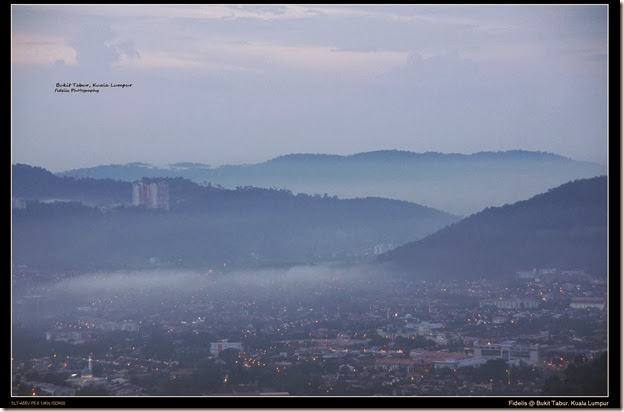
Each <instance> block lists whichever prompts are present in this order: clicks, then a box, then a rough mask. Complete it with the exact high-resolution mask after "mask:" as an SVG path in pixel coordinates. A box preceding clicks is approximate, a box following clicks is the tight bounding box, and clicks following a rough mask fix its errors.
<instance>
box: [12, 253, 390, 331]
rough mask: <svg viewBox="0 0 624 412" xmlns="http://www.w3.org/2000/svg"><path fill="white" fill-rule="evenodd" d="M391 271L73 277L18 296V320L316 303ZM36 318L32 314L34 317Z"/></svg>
mask: <svg viewBox="0 0 624 412" xmlns="http://www.w3.org/2000/svg"><path fill="white" fill-rule="evenodd" d="M388 275H389V274H388V273H382V269H381V268H379V267H373V266H365V265H357V266H356V265H349V266H347V265H340V264H327V265H314V266H297V267H290V268H279V269H261V270H232V271H226V270H224V271H221V272H217V271H215V272H210V273H207V272H196V271H180V270H146V271H133V272H131V271H128V272H98V273H88V274H83V275H79V276H74V277H69V278H65V279H62V280H60V281H57V282H54V283H48V284H46V285H45V286H38V287H37V288H36V289H34V288H31V289H30V290H28V291H25V293H24V294H23V295H22V296H14V298H15V299H16V301H17V302H18V304H17V305H14V311H17V312H18V314H17V315H18V318H23V317H25V316H28V317H32V318H34V319H37V318H40V319H44V318H45V317H47V318H48V319H56V318H59V317H61V318H62V317H63V316H73V315H72V314H77V313H78V314H80V313H83V312H81V308H93V310H94V312H93V313H94V314H95V313H99V314H100V315H101V314H102V313H109V312H111V311H117V312H126V313H127V314H128V315H129V316H130V317H131V318H135V319H136V318H141V317H142V316H144V314H145V313H157V312H158V311H167V312H171V311H176V310H177V309H178V308H180V307H182V306H185V305H193V304H227V303H229V302H241V301H249V302H254V303H257V304H261V305H263V306H265V307H266V306H269V307H272V306H275V307H281V306H292V305H293V304H294V305H300V304H303V305H305V304H306V303H308V304H311V303H312V302H315V301H318V300H319V299H325V300H328V301H332V300H338V299H343V298H344V297H348V296H354V295H358V294H359V293H360V292H362V291H369V292H370V291H371V290H374V289H376V288H377V287H379V284H380V280H382V281H383V279H386V278H387V276H388ZM31 315H32V316H31Z"/></svg>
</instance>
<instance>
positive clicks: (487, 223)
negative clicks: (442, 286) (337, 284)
mask: <svg viewBox="0 0 624 412" xmlns="http://www.w3.org/2000/svg"><path fill="white" fill-rule="evenodd" d="M380 261H382V262H387V263H391V264H392V265H393V266H394V267H396V268H398V269H400V270H401V271H402V272H404V273H407V274H409V275H411V276H415V277H437V278H454V279H462V278H476V277H482V276H485V277H494V276H501V275H503V274H506V273H513V272H514V271H516V270H525V269H532V268H536V267H537V268H559V269H583V270H587V271H589V272H590V273H594V274H598V275H603V276H604V275H606V271H607V178H606V177H605V176H602V177H596V178H591V179H584V180H577V181H573V182H569V183H566V184H564V185H561V186H559V187H557V188H554V189H552V190H549V191H548V192H546V193H543V194H540V195H537V196H535V197H533V198H531V199H529V200H526V201H521V202H517V203H514V204H512V205H505V206H502V207H491V208H487V209H485V210H483V211H481V212H479V213H477V214H474V215H472V216H470V217H468V218H465V219H463V220H461V221H459V222H457V223H455V224H453V225H450V226H448V227H446V228H444V229H441V230H440V231H438V232H436V233H434V234H432V235H430V236H428V237H426V238H424V239H421V240H419V241H416V242H411V243H408V244H406V245H404V246H401V247H399V248H397V249H395V250H392V251H390V252H388V253H387V254H385V255H383V256H382V257H381V258H380Z"/></svg>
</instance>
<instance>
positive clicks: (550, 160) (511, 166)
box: [57, 150, 606, 216]
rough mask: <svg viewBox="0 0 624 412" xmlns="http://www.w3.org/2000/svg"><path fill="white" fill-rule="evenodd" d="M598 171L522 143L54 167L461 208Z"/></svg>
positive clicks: (600, 171)
mask: <svg viewBox="0 0 624 412" xmlns="http://www.w3.org/2000/svg"><path fill="white" fill-rule="evenodd" d="M605 174H606V166H603V165H599V164H595V163H590V162H582V161H577V160H573V159H569V158H566V157H562V156H559V155H556V154H553V153H548V152H533V151H525V150H511V151H504V152H478V153H474V154H469V155H467V154H458V153H438V152H425V153H415V152H409V151H399V150H380V151H373V152H365V153H356V154H353V155H348V156H341V155H333V154H305V153H299V154H287V155H283V156H279V157H276V158H273V159H270V160H268V161H266V162H262V163H257V164H246V165H224V166H220V167H216V168H211V167H210V166H208V165H205V164H201V163H189V162H184V163H177V164H173V165H169V166H167V167H155V166H150V165H147V164H145V163H130V164H126V165H106V166H97V167H93V168H86V169H77V170H70V171H67V172H62V173H57V175H58V176H69V177H76V178H81V177H89V178H98V179H102V178H111V179H117V180H123V181H134V180H139V179H141V178H143V177H184V178H186V179H190V180H192V181H194V182H197V183H200V184H201V183H204V182H210V183H211V184H213V185H221V186H223V187H226V188H235V187H238V186H254V187H264V188H278V189H282V188H284V189H288V190H291V191H293V192H295V193H308V194H325V193H327V194H328V195H330V196H333V195H337V196H339V197H341V198H357V197H384V198H390V199H398V200H406V201H409V202H413V203H418V204H422V205H426V206H429V207H433V208H436V209H439V210H444V211H447V212H450V213H453V214H457V215H464V216H466V215H470V214H472V213H475V212H478V211H479V210H482V209H484V208H486V207H489V206H500V205H503V204H505V203H513V202H516V201H519V200H523V199H527V198H529V197H530V196H534V195H536V194H538V193H541V192H544V191H545V190H548V189H550V188H552V187H555V186H557V185H560V184H562V183H565V182H568V181H570V180H574V179H582V178H589V177H594V176H600V175H605Z"/></svg>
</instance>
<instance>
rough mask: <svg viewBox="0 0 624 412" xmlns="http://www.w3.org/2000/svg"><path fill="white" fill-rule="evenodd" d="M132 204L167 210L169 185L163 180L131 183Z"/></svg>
mask: <svg viewBox="0 0 624 412" xmlns="http://www.w3.org/2000/svg"><path fill="white" fill-rule="evenodd" d="M132 206H145V207H147V208H149V209H164V210H169V185H168V184H167V183H165V182H157V183H156V182H153V183H144V182H143V181H140V182H134V183H132Z"/></svg>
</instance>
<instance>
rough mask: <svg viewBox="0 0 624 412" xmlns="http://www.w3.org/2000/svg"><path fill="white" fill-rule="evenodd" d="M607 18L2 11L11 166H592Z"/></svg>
mask: <svg viewBox="0 0 624 412" xmlns="http://www.w3.org/2000/svg"><path fill="white" fill-rule="evenodd" d="M609 11H610V10H609V8H608V6H607V5H584V6H569V5H566V6H564V5H550V6H510V5H505V6H500V5H499V6H497V5H493V6H450V5H448V6H447V5H441V6H440V5H438V6H417V5H401V6H381V5H378V6H374V5H345V6H332V5H323V6H309V5H276V6H251V5H243V6H232V5H221V6H218V5H201V6H200V5H187V6H177V5H151V6H141V5H93V6H68V5H63V6H41V5H13V6H12V162H13V163H28V164H32V165H36V166H41V167H44V168H46V169H49V170H52V171H54V172H58V171H63V170H69V169H74V168H80V167H89V166H96V165H101V164H111V163H128V162H134V161H141V162H146V163H151V164H157V165H160V164H170V163H176V162H184V161H189V162H201V163H207V164H210V165H211V166H215V167H216V166H220V165H223V164H241V163H259V162H262V161H266V160H268V159H270V158H273V157H276V156H279V155H283V154H288V153H331V154H340V155H348V154H353V153H358V152H366V151H374V150H383V149H397V150H407V151H413V152H426V151H438V152H443V153H467V154H468V153H474V152H479V151H503V150H513V149H522V150H534V151H546V152H553V153H556V154H559V155H562V156H566V157H570V158H573V159H576V160H585V161H592V162H596V163H601V164H606V163H607V152H608V137H607V131H608V121H607V98H608V87H607V85H608V73H607V62H608V51H607V47H608V34H607V18H608V14H609ZM73 83H76V85H73ZM80 84H83V85H86V86H80ZM64 85H67V87H65V88H67V89H85V90H86V89H90V90H97V92H89V93H87V92H71V91H70V92H61V91H57V90H58V89H62V88H64V87H63V86H64ZM124 85H125V86H124ZM130 85H131V86H130ZM115 86H121V87H115Z"/></svg>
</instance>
